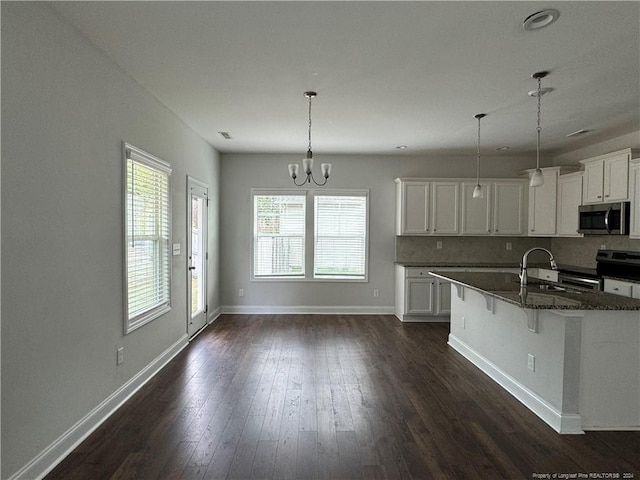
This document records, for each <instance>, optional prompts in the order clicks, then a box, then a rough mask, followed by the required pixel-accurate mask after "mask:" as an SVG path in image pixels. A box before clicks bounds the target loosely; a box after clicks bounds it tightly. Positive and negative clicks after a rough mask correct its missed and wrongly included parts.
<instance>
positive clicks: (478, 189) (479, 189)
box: [473, 184, 484, 198]
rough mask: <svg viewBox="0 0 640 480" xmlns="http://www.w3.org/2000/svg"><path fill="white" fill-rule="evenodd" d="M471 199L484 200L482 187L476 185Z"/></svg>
mask: <svg viewBox="0 0 640 480" xmlns="http://www.w3.org/2000/svg"><path fill="white" fill-rule="evenodd" d="M473 198H484V192H483V190H482V185H480V184H477V185H476V188H474V189H473Z"/></svg>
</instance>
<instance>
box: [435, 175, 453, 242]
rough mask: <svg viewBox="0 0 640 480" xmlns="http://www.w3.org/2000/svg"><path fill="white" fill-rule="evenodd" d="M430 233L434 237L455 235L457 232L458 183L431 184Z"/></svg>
mask: <svg viewBox="0 0 640 480" xmlns="http://www.w3.org/2000/svg"><path fill="white" fill-rule="evenodd" d="M431 189H432V194H431V205H432V206H431V212H432V217H431V218H432V219H433V220H432V228H431V233H433V234H435V235H448V234H456V233H458V232H459V231H460V230H459V224H460V222H459V221H458V215H459V211H460V206H459V203H458V202H459V198H460V184H459V183H458V182H432V183H431Z"/></svg>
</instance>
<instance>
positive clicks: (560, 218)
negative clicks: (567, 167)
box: [557, 172, 583, 237]
mask: <svg viewBox="0 0 640 480" xmlns="http://www.w3.org/2000/svg"><path fill="white" fill-rule="evenodd" d="M582 177H583V172H576V173H570V174H568V175H560V176H559V177H558V205H557V233H558V235H559V236H561V237H582V236H583V235H582V234H580V233H578V227H579V218H578V207H579V206H580V205H582Z"/></svg>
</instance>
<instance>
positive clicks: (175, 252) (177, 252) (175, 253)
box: [173, 243, 180, 257]
mask: <svg viewBox="0 0 640 480" xmlns="http://www.w3.org/2000/svg"><path fill="white" fill-rule="evenodd" d="M178 255H180V244H179V243H174V244H173V256H174V257H175V256H178Z"/></svg>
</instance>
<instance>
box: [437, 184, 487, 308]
mask: <svg viewBox="0 0 640 480" xmlns="http://www.w3.org/2000/svg"><path fill="white" fill-rule="evenodd" d="M483 188H484V187H483ZM436 292H437V297H438V306H437V310H436V313H437V314H438V315H446V314H450V313H451V282H447V281H445V280H440V279H438V280H437V281H436Z"/></svg>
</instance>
